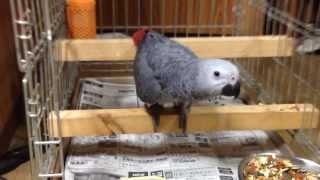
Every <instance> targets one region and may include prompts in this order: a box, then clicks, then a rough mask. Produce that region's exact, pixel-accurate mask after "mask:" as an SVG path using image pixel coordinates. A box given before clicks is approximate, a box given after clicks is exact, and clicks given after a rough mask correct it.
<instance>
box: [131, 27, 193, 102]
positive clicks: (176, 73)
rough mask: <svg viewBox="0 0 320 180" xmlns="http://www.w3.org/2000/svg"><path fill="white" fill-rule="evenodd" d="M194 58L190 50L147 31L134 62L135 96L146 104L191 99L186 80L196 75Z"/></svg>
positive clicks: (189, 86) (188, 84) (190, 88)
mask: <svg viewBox="0 0 320 180" xmlns="http://www.w3.org/2000/svg"><path fill="white" fill-rule="evenodd" d="M197 61H198V59H197V56H196V55H195V54H194V53H193V52H192V51H191V50H190V49H188V48H186V47H184V46H182V45H180V44H178V43H176V42H174V41H172V40H170V39H168V38H166V37H164V36H162V35H160V34H158V33H155V32H149V33H147V34H146V35H145V37H144V38H143V40H142V42H141V45H140V46H139V48H138V52H137V55H136V57H135V61H134V69H135V71H134V75H135V81H136V86H137V94H138V96H139V97H140V98H141V100H142V101H144V102H146V103H150V104H154V103H165V102H173V101H186V100H191V98H192V97H191V91H192V86H191V84H190V83H188V82H190V81H192V79H194V78H195V76H196V73H197ZM146 82H147V83H146Z"/></svg>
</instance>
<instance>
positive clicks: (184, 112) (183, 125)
mask: <svg viewBox="0 0 320 180" xmlns="http://www.w3.org/2000/svg"><path fill="white" fill-rule="evenodd" d="M190 106H191V103H181V104H178V105H176V106H175V107H176V109H177V111H178V113H179V128H180V129H182V132H183V133H186V131H187V120H188V113H189V110H190Z"/></svg>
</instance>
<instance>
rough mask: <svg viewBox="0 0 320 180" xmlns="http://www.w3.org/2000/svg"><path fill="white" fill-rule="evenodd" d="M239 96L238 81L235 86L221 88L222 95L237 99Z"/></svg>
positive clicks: (229, 85)
mask: <svg viewBox="0 0 320 180" xmlns="http://www.w3.org/2000/svg"><path fill="white" fill-rule="evenodd" d="M239 94H240V81H237V83H236V84H235V85H231V84H228V85H226V86H224V87H223V88H222V95H225V96H234V97H235V98H237V97H238V96H239Z"/></svg>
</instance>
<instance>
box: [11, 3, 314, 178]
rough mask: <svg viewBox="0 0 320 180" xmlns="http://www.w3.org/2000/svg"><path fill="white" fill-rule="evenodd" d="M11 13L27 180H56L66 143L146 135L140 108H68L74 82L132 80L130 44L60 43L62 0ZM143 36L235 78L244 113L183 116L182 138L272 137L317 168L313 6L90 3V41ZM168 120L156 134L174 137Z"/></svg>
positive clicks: (229, 109)
mask: <svg viewBox="0 0 320 180" xmlns="http://www.w3.org/2000/svg"><path fill="white" fill-rule="evenodd" d="M11 11H12V18H13V29H14V34H15V37H14V40H15V45H16V52H17V61H18V64H19V68H20V71H21V72H22V73H23V75H24V76H23V80H22V84H23V91H24V101H25V109H26V122H27V130H28V138H29V148H30V160H31V166H32V168H31V169H32V177H33V178H34V179H49V178H55V177H58V178H63V176H64V160H65V158H64V157H65V153H66V152H67V144H68V138H69V137H75V136H88V135H111V134H113V133H151V132H153V128H152V123H151V118H150V117H149V116H148V115H147V114H146V113H145V111H144V109H143V108H131V109H102V110H94V109H91V110H79V109H76V108H74V106H72V99H73V96H74V95H75V94H76V93H75V92H76V84H77V81H78V80H79V77H80V76H89V74H90V73H89V74H88V73H83V72H89V71H90V72H91V74H92V73H93V74H95V76H104V75H109V74H110V72H113V71H116V72H121V73H123V74H127V75H132V60H133V59H134V55H135V47H134V45H133V43H132V41H131V39H130V38H116V39H106V38H96V39H92V38H91V39H72V38H69V37H70V36H69V33H68V32H70V29H68V26H67V23H68V22H67V21H66V18H65V17H66V2H65V1H64V0H11ZM143 27H148V28H149V29H152V30H154V31H157V32H160V33H162V34H165V35H166V36H168V37H171V38H173V39H174V40H176V41H178V42H180V43H182V44H184V45H186V46H188V47H190V48H191V49H192V50H193V51H194V52H195V53H196V54H197V55H198V56H199V57H201V58H208V57H210V58H225V59H229V60H232V61H233V62H234V63H236V64H237V65H238V66H239V67H240V69H241V81H242V84H243V86H242V89H243V90H242V91H245V92H246V94H245V95H244V96H245V98H246V99H247V104H248V105H241V106H237V107H233V106H224V107H215V106H210V107H193V109H192V111H191V113H190V119H189V122H188V125H187V132H190V133H192V132H201V131H219V130H252V129H261V130H274V131H277V133H278V134H279V135H280V136H281V137H282V138H283V141H284V142H285V144H286V145H288V146H290V147H294V148H293V151H295V153H297V155H299V156H304V157H308V158H311V159H313V160H315V161H318V162H319V161H320V158H319V157H320V156H319V151H318V148H319V145H320V134H319V133H320V132H319V120H320V119H319V108H320V71H319V70H318V69H319V67H320V60H319V51H318V50H319V44H320V42H319V40H320V37H319V35H320V31H319V30H320V29H319V28H320V1H319V0H307V1H304V0H295V1H289V0H284V1H274V0H219V1H218V0H170V1H169V0H117V1H116V0H97V1H96V32H97V37H98V36H103V34H104V33H109V32H118V33H119V32H120V33H124V34H126V35H128V36H131V35H132V33H134V32H135V31H137V30H139V29H141V28H143ZM117 68H118V69H117ZM99 116H105V118H106V119H107V120H105V119H103V118H100V117H99ZM175 119H176V116H174V115H164V117H162V119H161V123H160V127H159V131H160V132H178V131H179V128H178V123H177V121H176V120H175ZM133 120H134V123H135V125H134V124H132V121H133ZM113 123H115V124H116V125H117V126H114V124H113Z"/></svg>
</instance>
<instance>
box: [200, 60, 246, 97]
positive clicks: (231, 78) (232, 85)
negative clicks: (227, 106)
mask: <svg viewBox="0 0 320 180" xmlns="http://www.w3.org/2000/svg"><path fill="white" fill-rule="evenodd" d="M196 81H197V89H198V93H200V94H203V95H205V96H209V95H210V96H215V95H225V96H234V97H235V98H236V97H238V96H239V94H240V76H239V70H238V68H237V66H236V65H234V64H232V63H231V62H229V61H226V60H221V59H207V60H200V62H199V74H198V76H197V79H196Z"/></svg>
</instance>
